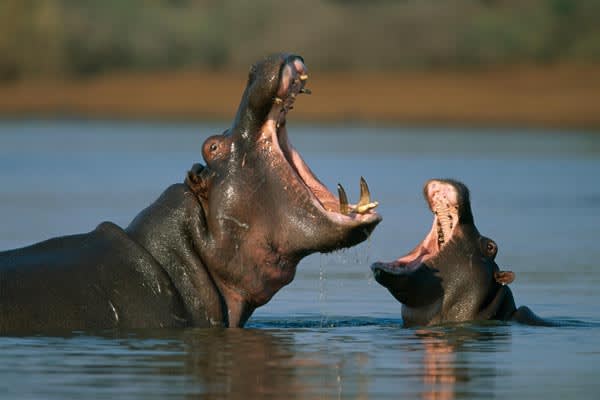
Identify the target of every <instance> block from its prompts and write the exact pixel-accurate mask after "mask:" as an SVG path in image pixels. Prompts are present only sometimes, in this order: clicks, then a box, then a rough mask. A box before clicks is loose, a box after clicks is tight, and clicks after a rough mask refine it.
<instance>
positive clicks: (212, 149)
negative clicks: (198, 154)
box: [210, 143, 217, 151]
mask: <svg viewBox="0 0 600 400" xmlns="http://www.w3.org/2000/svg"><path fill="white" fill-rule="evenodd" d="M210 151H217V144H216V143H213V144H211V145H210Z"/></svg>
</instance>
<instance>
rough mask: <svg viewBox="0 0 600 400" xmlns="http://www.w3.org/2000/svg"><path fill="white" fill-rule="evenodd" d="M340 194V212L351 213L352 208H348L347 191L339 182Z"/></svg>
mask: <svg viewBox="0 0 600 400" xmlns="http://www.w3.org/2000/svg"><path fill="white" fill-rule="evenodd" d="M337 188H338V195H339V197H340V213H342V214H344V215H348V214H350V209H349V208H348V196H347V195H346V191H345V190H344V188H343V187H342V185H340V184H339V183H338V186H337Z"/></svg>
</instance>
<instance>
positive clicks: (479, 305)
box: [371, 179, 549, 327]
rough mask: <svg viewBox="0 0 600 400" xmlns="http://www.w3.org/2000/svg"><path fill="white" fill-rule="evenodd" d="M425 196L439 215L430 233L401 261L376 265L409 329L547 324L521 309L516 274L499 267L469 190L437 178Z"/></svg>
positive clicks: (494, 246) (494, 247)
mask: <svg viewBox="0 0 600 400" xmlns="http://www.w3.org/2000/svg"><path fill="white" fill-rule="evenodd" d="M424 195H425V199H426V200H427V203H428V204H429V208H430V209H431V211H432V212H433V215H434V217H433V226H432V227H431V231H430V232H429V234H427V236H426V237H425V239H424V240H423V241H422V242H421V243H420V244H419V245H418V246H417V247H416V248H415V249H414V250H413V251H411V252H410V253H408V254H407V255H405V256H403V257H400V258H399V259H397V260H396V261H393V262H389V263H385V262H376V263H374V264H373V265H371V269H372V271H373V274H374V276H375V279H376V280H377V282H379V283H380V284H381V285H382V286H384V287H386V288H387V289H388V290H389V291H390V293H391V294H392V295H393V296H394V297H395V298H396V299H397V300H398V301H399V302H401V303H402V319H403V321H404V325H405V326H407V327H411V326H427V325H434V324H440V323H444V322H460V321H469V320H502V321H505V320H515V321H518V322H522V323H526V324H533V325H548V324H549V322H547V321H545V320H543V319H542V318H540V317H538V316H537V315H535V314H534V313H533V312H532V311H531V310H530V309H529V308H528V307H525V306H522V307H519V308H516V306H515V301H514V299H513V295H512V292H511V290H510V289H509V288H508V286H507V285H508V284H509V283H511V282H512V281H513V280H514V278H515V274H514V273H513V272H511V271H501V270H500V269H499V268H498V265H497V264H496V262H495V261H494V259H495V258H496V254H497V253H498V245H497V244H496V243H495V242H494V241H493V240H492V239H489V238H487V237H485V236H481V234H480V233H479V231H478V230H477V228H476V227H475V222H474V220H473V214H472V212H471V203H470V200H469V190H468V189H467V187H466V186H465V185H464V184H462V183H460V182H457V181H454V180H441V179H434V180H430V181H429V182H427V183H426V184H425V188H424Z"/></svg>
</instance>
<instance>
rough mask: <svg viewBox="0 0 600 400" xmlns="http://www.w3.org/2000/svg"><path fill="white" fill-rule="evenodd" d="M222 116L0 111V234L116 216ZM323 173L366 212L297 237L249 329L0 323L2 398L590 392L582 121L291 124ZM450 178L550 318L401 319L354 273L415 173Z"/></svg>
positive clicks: (417, 212)
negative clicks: (83, 116)
mask: <svg viewBox="0 0 600 400" xmlns="http://www.w3.org/2000/svg"><path fill="white" fill-rule="evenodd" d="M225 127H226V124H224V123H205V124H203V123H141V122H120V121H119V122H107V121H78V120H68V121H66V120H49V121H44V120H36V121H25V120H11V121H3V122H0V221H1V224H0V250H5V249H10V248H15V247H20V246H24V245H27V244H31V243H33V242H36V241H40V240H43V239H47V238H49V237H53V236H58V235H65V234H72V233H79V232H85V231H89V230H91V229H93V228H94V227H95V226H96V225H97V224H98V223H99V222H101V221H104V220H111V221H113V222H115V223H117V224H119V225H121V226H126V225H127V224H128V223H129V222H130V221H131V219H132V218H133V217H134V216H135V215H136V214H137V212H139V211H140V210H142V209H143V208H144V207H146V206H147V205H148V204H149V203H151V202H152V201H153V200H154V199H155V198H156V197H157V196H158V195H159V194H160V193H161V192H162V190H164V189H165V188H166V187H167V186H168V185H169V184H171V183H174V182H180V181H181V180H182V179H183V177H184V174H185V172H186V171H187V169H188V168H189V167H190V166H191V165H192V164H193V163H194V162H198V161H199V160H200V149H201V145H202V142H203V140H204V139H205V138H206V137H208V136H209V135H212V134H214V133H218V132H221V131H222V130H223V128H225ZM289 132H290V138H291V140H292V142H293V143H294V145H295V146H296V148H297V149H298V150H299V151H300V152H301V154H302V155H303V156H304V158H305V160H306V161H307V163H308V164H309V165H310V166H311V168H312V169H313V171H314V172H315V173H316V174H317V175H318V176H319V177H320V178H321V180H322V181H323V182H324V183H325V184H326V185H328V186H329V187H330V188H332V189H334V188H335V185H336V184H337V183H338V182H340V183H342V184H343V185H344V187H345V188H346V191H347V192H348V194H349V196H350V200H351V201H352V200H353V199H354V200H356V198H357V197H358V191H359V177H360V176H364V177H365V178H366V179H367V181H368V182H369V186H370V188H371V192H372V194H373V197H374V199H375V200H378V201H379V202H380V206H379V211H380V213H381V214H382V215H383V218H384V220H383V222H382V223H381V224H380V226H379V227H378V228H377V229H376V230H375V232H374V233H373V235H372V237H371V238H370V239H369V240H368V241H367V242H365V243H363V244H361V245H360V246H357V247H355V248H352V249H349V250H345V251H341V252H337V253H333V254H328V255H319V254H317V255H313V256H310V257H308V258H306V259H304V260H303V261H302V262H301V264H300V265H299V267H298V273H297V275H296V279H295V280H294V281H293V282H292V283H291V284H290V285H289V286H287V287H285V288H284V289H283V290H282V291H281V292H279V293H278V294H277V295H276V296H275V297H274V298H273V300H271V302H270V303H269V304H267V305H266V306H264V307H262V308H260V309H258V310H257V311H256V312H255V314H254V315H253V317H252V318H251V319H250V321H249V323H248V328H247V329H243V330H237V329H231V330H227V329H204V330H203V329H186V330H175V331H171V330H157V331H136V332H100V333H97V332H96V333H85V332H74V333H72V334H70V335H66V336H65V337H56V336H54V337H45V336H33V337H0V398H7V399H17V398H18V399H81V398H94V399H104V398H106V399H114V398H119V399H134V398H143V399H155V398H156V399H166V398H243V399H254V398H277V399H280V398H315V399H317V398H327V399H329V398H331V399H336V398H361V399H364V398H377V399H386V398H423V399H453V398H456V399H459V398H463V399H464V398H544V399H548V398H557V399H558V398H599V397H600V380H599V379H598V372H599V371H600V311H599V309H598V305H599V304H600V293H599V291H598V286H599V284H600V265H599V262H598V260H599V259H600V246H599V245H598V243H597V240H598V236H599V233H600V232H599V228H598V227H599V226H600V185H599V182H600V180H599V176H600V135H598V133H597V132H596V133H593V132H577V131H549V130H526V129H517V128H512V129H508V128H506V129H474V128H469V129H467V128H464V129H459V128H452V129H449V128H413V127H393V126H377V125H359V126H356V125H348V126H345V125H326V126H317V125H300V126H297V125H294V124H293V122H292V123H291V125H290V126H289ZM446 177H450V178H455V179H458V180H461V181H463V182H464V183H465V184H467V185H468V186H469V188H470V189H471V197H472V207H473V212H474V215H475V221H476V224H477V226H478V228H479V230H480V231H481V232H482V234H484V235H487V236H489V237H491V238H493V239H494V240H495V241H496V242H497V243H498V245H499V247H500V250H499V254H498V257H497V259H496V260H497V262H498V264H499V265H500V266H501V267H502V268H506V269H511V270H513V271H514V272H515V273H516V280H515V282H514V283H513V284H511V287H512V290H513V293H514V295H515V299H516V302H517V304H518V305H522V304H526V305H528V306H529V307H530V308H532V309H533V310H534V311H535V312H536V313H538V314H539V315H541V316H543V317H546V318H549V319H553V320H556V321H560V322H562V323H563V325H564V326H561V327H556V328H547V327H530V326H523V325H518V324H512V323H483V324H458V325H448V326H442V327H436V328H431V329H404V328H402V326H401V324H402V321H401V317H400V304H399V303H397V302H396V300H394V299H393V298H392V296H391V295H389V293H388V292H387V291H386V290H385V289H384V288H382V287H380V286H379V285H378V284H377V283H376V282H374V280H373V278H372V277H371V274H370V271H369V268H368V266H369V265H370V264H371V263H372V262H373V261H375V260H392V259H394V258H397V257H399V256H400V255H403V254H404V253H406V252H407V251H408V250H411V249H412V248H413V247H414V246H415V245H416V244H417V243H418V242H419V241H421V240H422V239H423V237H424V236H425V234H426V233H427V232H428V230H429V228H430V225H431V215H430V212H429V211H428V209H427V207H426V204H425V202H424V201H423V197H422V194H421V188H422V185H423V183H424V182H425V181H426V180H427V179H430V178H446Z"/></svg>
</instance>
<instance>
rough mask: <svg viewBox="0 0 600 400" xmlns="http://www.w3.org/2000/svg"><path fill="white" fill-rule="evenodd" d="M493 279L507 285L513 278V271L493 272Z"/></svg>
mask: <svg viewBox="0 0 600 400" xmlns="http://www.w3.org/2000/svg"><path fill="white" fill-rule="evenodd" d="M494 279H495V280H496V282H498V283H499V284H501V285H502V286H504V285H508V284H509V283H512V282H513V281H514V280H515V273H514V272H512V271H497V272H494Z"/></svg>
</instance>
